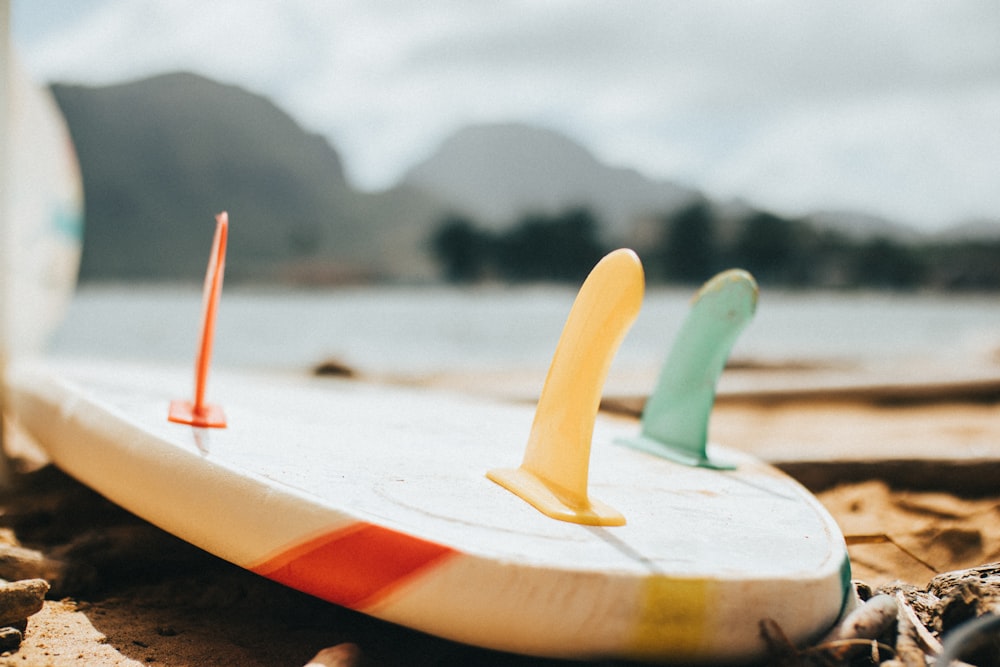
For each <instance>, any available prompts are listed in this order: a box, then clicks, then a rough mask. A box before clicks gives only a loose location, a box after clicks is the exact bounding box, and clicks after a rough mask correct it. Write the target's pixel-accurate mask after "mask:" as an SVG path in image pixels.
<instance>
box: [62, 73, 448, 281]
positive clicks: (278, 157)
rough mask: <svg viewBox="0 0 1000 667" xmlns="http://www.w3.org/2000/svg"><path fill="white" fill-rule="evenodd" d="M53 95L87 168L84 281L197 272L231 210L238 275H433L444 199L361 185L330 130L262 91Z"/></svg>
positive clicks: (233, 266)
mask: <svg viewBox="0 0 1000 667" xmlns="http://www.w3.org/2000/svg"><path fill="white" fill-rule="evenodd" d="M52 91H53V93H54V95H55V98H56V100H57V102H58V104H59V106H60V108H61V109H62V111H63V115H64V116H65V117H66V120H67V124H68V126H69V129H70V133H71V135H72V137H73V142H74V144H75V147H76V150H77V154H78V156H79V160H80V166H81V171H82V172H83V176H84V196H85V202H86V203H85V206H86V211H85V215H86V224H85V232H84V250H83V257H82V260H81V269H80V277H81V280H111V279H114V280H121V279H154V280H155V279H192V278H193V279H195V280H197V279H200V275H201V274H202V273H203V272H204V267H205V262H206V259H207V256H208V249H209V245H210V243H211V235H212V229H213V226H214V220H213V215H214V214H215V213H216V212H218V211H221V210H224V209H225V210H228V211H229V214H230V219H231V221H232V223H231V224H232V227H231V234H230V239H229V251H228V258H227V279H230V280H237V281H240V280H259V281H274V280H282V279H288V280H295V281H298V282H302V281H316V282H329V281H331V280H357V279H369V278H382V277H392V278H398V277H411V278H412V277H415V276H422V275H423V276H425V275H427V274H429V272H430V271H431V268H432V267H430V264H429V260H428V259H427V258H426V257H424V254H422V253H419V252H417V251H416V248H417V247H419V244H420V243H421V242H422V239H423V238H425V237H426V235H427V234H429V229H430V225H431V223H432V221H433V220H434V219H435V216H436V215H437V212H438V211H439V210H440V209H441V207H442V205H441V204H440V203H438V202H436V201H434V200H433V199H432V198H430V197H428V196H426V195H423V194H421V193H416V192H413V191H412V190H410V189H408V188H398V189H395V190H393V191H390V192H386V193H380V194H367V193H362V192H359V191H357V190H355V189H354V188H352V187H351V185H350V184H349V183H348V182H347V180H346V178H345V175H344V170H343V165H342V164H341V160H340V157H339V155H338V154H337V152H336V151H335V150H334V149H333V148H332V147H331V146H330V145H329V143H328V142H327V141H326V140H325V139H324V138H323V137H321V136H319V135H316V134H311V133H308V132H305V131H304V130H303V129H302V128H301V127H299V125H298V124H296V123H295V121H294V120H293V119H292V118H291V117H290V116H288V115H287V114H286V113H285V112H283V111H282V110H280V109H279V108H278V107H276V106H275V105H274V104H272V103H271V102H270V101H269V100H267V99H265V98H263V97H261V96H259V95H255V94H252V93H250V92H248V91H246V90H243V89H241V88H238V87H236V86H228V85H223V84H220V83H217V82H214V81H211V80H209V79H205V78H202V77H200V76H196V75H194V74H188V73H171V74H164V75H161V76H156V77H153V78H149V79H145V80H141V81H135V82H130V83H125V84H120V85H115V86H108V87H97V88H92V87H83V86H71V85H59V84H56V85H53V86H52ZM407 226H409V227H410V230H409V231H408V232H406V231H404V232H401V233H396V232H397V230H400V229H403V230H405V228H406V227H407Z"/></svg>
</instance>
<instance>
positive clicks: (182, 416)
mask: <svg viewBox="0 0 1000 667" xmlns="http://www.w3.org/2000/svg"><path fill="white" fill-rule="evenodd" d="M228 235H229V214H228V213H226V212H225V211H223V212H222V213H220V214H219V215H217V216H215V238H214V239H213V241H212V253H211V255H210V256H209V258H208V271H207V272H206V274H205V288H204V291H203V296H202V319H201V341H200V344H199V346H198V354H197V357H196V358H195V365H194V399H193V400H190V401H185V400H176V401H171V402H170V412H169V413H168V415H167V419H169V420H170V421H172V422H177V423H178V424H189V425H191V426H200V427H208V428H225V427H226V415H225V413H224V412H223V411H222V408H221V407H219V406H218V405H212V404H209V403H206V402H205V389H206V387H207V385H208V369H209V367H210V366H211V363H212V343H213V342H214V340H215V315H216V312H217V311H218V309H219V298H220V296H221V293H222V277H223V274H224V273H225V272H226V240H227V237H228Z"/></svg>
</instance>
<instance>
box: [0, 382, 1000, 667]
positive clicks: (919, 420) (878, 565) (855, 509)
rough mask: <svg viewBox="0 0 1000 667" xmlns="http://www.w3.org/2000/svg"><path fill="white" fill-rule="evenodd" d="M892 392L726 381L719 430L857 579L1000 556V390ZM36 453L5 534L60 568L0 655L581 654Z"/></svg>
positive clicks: (290, 659) (384, 658)
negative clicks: (355, 583)
mask: <svg viewBox="0 0 1000 667" xmlns="http://www.w3.org/2000/svg"><path fill="white" fill-rule="evenodd" d="M779 398H780V397H779ZM883 399H884V396H883V397H882V398H879V397H877V396H876V397H873V396H872V395H867V396H865V395H855V396H854V398H850V397H845V396H844V395H842V394H831V396H830V397H829V400H825V399H824V398H823V396H822V395H821V394H816V395H812V396H810V397H809V400H802V401H795V400H785V399H780V400H748V399H747V398H746V397H742V398H741V397H740V396H739V395H738V394H736V393H734V394H732V395H731V396H729V397H726V396H720V400H719V403H718V405H717V407H716V410H715V412H714V413H713V418H712V422H711V435H712V439H713V440H715V441H718V442H723V443H726V444H728V445H730V446H735V447H737V448H740V449H744V450H746V451H749V452H752V453H754V454H756V455H758V456H761V457H762V458H764V459H766V460H769V461H772V462H774V463H776V464H777V465H779V466H780V467H782V468H784V469H786V470H787V471H789V472H790V473H792V474H793V476H796V477H798V478H799V479H800V480H802V481H804V482H805V483H806V484H807V486H809V487H810V488H812V489H813V490H814V492H816V493H817V495H818V497H819V499H820V501H821V502H822V503H823V504H824V505H825V506H826V507H827V508H828V509H829V510H830V512H831V513H832V514H833V516H834V517H835V518H836V520H837V521H838V523H839V524H840V526H841V528H842V530H843V532H844V534H845V536H846V538H847V541H848V545H849V546H848V550H849V553H850V555H851V559H852V564H853V576H854V578H855V579H856V580H860V581H863V582H865V583H867V584H869V585H870V586H872V587H877V586H879V585H882V584H886V583H889V582H892V581H902V582H905V583H908V584H912V585H915V586H917V587H923V586H925V585H926V584H927V583H928V581H929V580H930V579H931V578H932V577H933V576H935V574H937V573H941V572H948V571H951V570H958V569H963V568H968V567H973V566H977V565H981V564H985V563H991V562H995V561H1000V485H997V484H996V483H995V481H994V480H997V479H1000V477H998V476H997V474H996V465H997V462H998V461H1000V404H998V403H996V402H995V401H994V399H992V398H991V397H990V396H989V395H988V394H987V395H982V396H979V397H978V398H973V399H969V398H968V397H964V398H962V399H961V400H949V399H947V397H946V396H945V397H941V396H938V397H936V398H934V399H933V400H926V399H921V400H904V401H895V402H894V401H886V400H883ZM622 405H625V408H622ZM628 406H629V404H628V401H624V403H619V404H618V408H617V409H619V410H622V409H624V410H625V411H626V412H627V411H628V410H629V409H634V408H635V405H634V403H633V404H632V407H631V408H629V407H628ZM640 407H641V405H640ZM24 451H30V450H22V454H23V452H24ZM37 466H38V462H37V461H35V462H34V463H32V464H31V465H27V466H26V467H27V469H28V470H29V471H28V472H23V473H18V474H16V475H15V476H14V478H13V479H12V480H11V485H10V486H9V487H8V490H7V491H6V493H4V494H3V496H2V499H0V521H2V525H3V529H2V530H3V532H2V534H0V541H3V542H6V543H8V544H10V543H16V544H20V545H23V546H24V547H27V548H31V549H35V550H37V551H39V552H41V553H42V554H44V555H45V556H46V557H48V558H51V559H55V560H57V561H58V562H59V563H60V565H59V567H60V568H62V569H60V570H59V573H58V577H54V579H55V581H53V582H52V583H53V590H52V591H51V592H50V594H49V599H48V601H46V603H45V605H44V608H43V609H42V610H41V611H40V612H39V613H37V614H36V615H34V616H32V617H31V618H30V619H29V622H28V626H27V632H26V634H25V637H24V641H23V643H22V644H21V646H20V648H19V649H17V650H15V651H11V652H8V653H5V654H3V655H2V656H0V666H8V665H10V666H13V665H18V666H23V667H42V666H61V665H80V664H86V665H98V666H105V665H107V666H111V665H119V666H125V665H128V666H133V665H159V666H164V667H173V666H180V665H219V666H221V667H226V666H230V665H232V666H235V665H240V666H243V667H253V666H257V665H260V666H265V665H266V666H288V667H298V666H300V665H304V664H306V663H307V662H308V661H309V659H310V658H311V657H312V656H313V655H315V654H316V653H317V652H318V651H319V650H320V649H322V648H324V647H328V646H333V645H336V644H340V643H342V642H351V643H354V644H356V645H358V646H359V647H360V651H361V653H360V654H361V660H360V663H359V664H362V665H417V666H419V665H470V664H476V665H548V664H552V665H566V664H569V663H562V662H556V663H554V662H550V661H543V660H536V659H530V658H523V657H517V656H509V655H503V654H495V653H490V652H486V651H481V650H478V649H474V648H470V647H466V646H461V645H457V644H453V643H450V642H446V641H442V640H439V639H436V638H433V637H428V636H424V635H421V634H419V633H415V632H412V631H409V630H406V629H403V628H399V627H395V626H392V625H389V624H386V623H382V622H379V621H375V620H372V619H370V618H367V617H365V616H362V615H360V614H356V613H353V612H350V611H346V610H344V609H340V608H338V607H335V606H333V605H329V604H325V603H322V602H320V601H318V600H315V599H313V598H310V597H309V596H306V595H302V594H299V593H296V592H294V591H291V590H288V589H285V588H283V587H281V586H278V585H276V584H272V583H270V582H268V581H266V580H264V579H262V578H260V577H257V576H255V575H252V574H249V573H247V572H245V571H242V570H240V569H238V568H235V567H233V566H231V565H229V564H228V563H224V562H221V561H219V560H218V559H216V558H214V557H212V556H209V555H207V554H205V553H203V552H201V551H199V550H198V549H195V548H194V547H191V546H189V545H187V544H185V543H183V542H180V541H178V540H176V539H175V538H173V537H171V536H169V535H167V534H165V533H163V532H161V531H159V530H158V529H156V528H154V527H153V526H150V525H149V524H146V523H145V522H143V521H141V520H139V519H137V518H135V517H132V516H131V515H129V514H128V513H126V512H124V511H122V510H120V509H118V508H117V507H114V506H112V505H111V504H109V503H107V502H106V501H104V500H103V499H102V498H100V497H99V496H97V495H96V494H94V493H93V492H91V491H89V490H88V489H86V488H85V487H83V486H81V485H79V484H78V483H76V482H75V481H73V480H72V479H70V478H68V477H66V476H65V475H63V474H62V473H60V472H59V471H57V470H55V469H54V468H52V467H51V466H46V467H41V468H37ZM604 664H607V663H604Z"/></svg>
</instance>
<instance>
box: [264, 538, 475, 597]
mask: <svg viewBox="0 0 1000 667" xmlns="http://www.w3.org/2000/svg"><path fill="white" fill-rule="evenodd" d="M456 553H458V552H456V551H455V550H454V549H451V548H449V547H445V546H442V545H440V544H436V543H434V542H428V541H427V540H421V539H418V538H416V537H411V536H409V535H403V534H401V533H397V532H395V531H393V530H389V529H387V528H381V527H379V526H373V525H371V524H366V523H356V524H352V525H351V526H348V527H347V528H343V529H341V530H337V531H334V532H332V533H326V534H323V535H320V536H318V537H315V538H313V539H311V540H309V541H307V542H304V543H303V544H300V545H298V546H295V547H292V548H291V549H288V550H287V551H283V552H281V553H280V554H278V555H276V556H274V557H272V558H269V559H268V560H266V561H264V562H263V563H260V564H258V565H256V566H255V567H253V568H251V569H252V570H253V571H254V572H256V573H257V574H260V575H263V576H265V577H267V578H268V579H273V580H274V581H277V582H279V583H282V584H285V585H286V586H290V587H292V588H295V589H296V590H300V591H303V592H305V593H309V594H310V595H315V596H316V597H318V598H322V599H324V600H328V601H330V602H335V603H336V604H339V605H342V606H344V607H350V608H352V609H362V608H364V607H366V606H368V605H371V604H374V603H375V602H377V601H378V600H380V599H381V598H382V597H383V596H385V595H386V594H388V593H389V592H390V591H392V590H393V589H395V588H396V587H398V586H399V585H400V584H402V583H404V582H405V581H407V580H408V579H410V578H412V577H414V576H416V575H417V574H418V573H419V572H420V571H421V570H424V569H426V568H427V567H429V566H431V565H433V564H434V563H436V562H438V561H440V560H442V559H444V558H447V557H449V556H451V555H453V554H456Z"/></svg>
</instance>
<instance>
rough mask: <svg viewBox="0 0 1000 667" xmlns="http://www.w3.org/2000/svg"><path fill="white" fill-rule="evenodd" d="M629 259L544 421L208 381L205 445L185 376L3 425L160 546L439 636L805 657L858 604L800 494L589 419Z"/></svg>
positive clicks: (485, 410)
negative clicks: (188, 402) (163, 535)
mask: <svg viewBox="0 0 1000 667" xmlns="http://www.w3.org/2000/svg"><path fill="white" fill-rule="evenodd" d="M637 263H638V260H637V259H635V258H634V255H631V254H630V253H628V252H626V251H619V253H615V254H613V255H612V256H609V258H606V259H605V260H604V261H603V262H602V263H601V264H599V265H598V267H597V268H595V271H594V273H592V274H591V278H588V281H587V283H585V284H584V287H583V289H582V290H581V293H580V296H579V297H578V299H577V303H576V304H575V305H574V307H573V309H572V311H571V313H570V318H569V321H568V322H567V327H566V330H565V331H564V333H563V339H562V341H561V342H560V345H559V347H558V348H557V351H556V355H555V358H554V359H553V364H552V368H551V369H550V371H549V377H548V379H547V380H546V383H545V387H544V389H543V391H542V398H541V400H540V401H539V407H538V410H537V411H536V409H535V408H534V407H532V406H526V405H511V404H504V403H499V402H491V401H486V400H479V399H473V398H470V397H467V396H461V395H456V394H449V393H442V392H433V391H426V390H417V389H406V388H398V387H395V388H394V387H387V386H381V385H374V384H365V383H362V382H357V381H351V380H336V379H328V378H304V377H298V376H290V375H289V376H281V375H275V374H271V375H253V374H242V373H238V372H221V371H220V372H217V373H215V374H214V375H213V377H212V380H211V395H212V398H213V400H214V401H216V402H217V404H216V405H215V406H214V407H215V408H221V409H216V410H213V411H212V412H213V415H215V416H219V415H221V413H222V411H224V422H225V424H226V426H225V427H224V428H210V427H206V426H198V425H192V424H185V423H178V421H171V420H168V412H169V413H170V415H171V419H174V418H175V415H174V413H173V412H171V411H170V405H171V402H172V401H174V400H175V399H177V398H178V397H180V396H182V395H184V394H185V393H186V392H187V389H188V386H189V384H190V374H189V373H188V372H187V371H186V370H184V369H180V370H178V369H169V368H160V367H153V366H146V365H138V366H129V365H125V364H114V365H110V364H103V363H102V364H86V363H79V364H69V363H65V364H50V363H45V362H38V361H36V362H22V363H20V364H17V365H15V367H13V368H12V369H11V370H10V372H9V373H8V377H7V382H8V389H9V393H10V396H11V403H12V408H13V413H14V414H15V415H16V418H17V420H18V422H19V423H20V425H21V426H22V427H24V428H25V430H27V431H28V432H29V433H30V434H31V435H32V436H33V437H34V438H35V439H36V440H37V441H38V443H39V444H40V445H41V446H42V447H43V448H44V450H45V451H46V452H47V453H48V455H49V456H50V457H51V458H52V460H53V461H54V462H55V463H56V464H57V465H59V466H60V467H61V468H63V469H64V470H65V471H67V472H68V473H70V474H71V475H73V476H74V477H76V478H78V479H79V480H81V481H82V482H83V483H85V484H87V485H89V486H91V487H92V488H94V489H95V490H97V491H98V492H100V493H101V494H103V495H105V496H106V497H107V498H109V499H110V500H112V501H114V502H115V503H118V504H120V505H121V506H123V507H125V508H127V509H129V510H131V511H132V512H134V513H136V514H137V515H139V516H141V517H143V518H145V519H147V520H149V521H150V522H152V523H154V524H156V525H158V526H160V527H162V528H163V529H165V530H167V531H169V532H171V533H173V534H175V535H177V536H179V537H181V538H183V539H185V540H187V541H189V542H191V543H192V544H195V545H197V546H199V547H201V548H203V549H205V550H206V551H209V552H211V553H213V554H216V555H218V556H220V557H222V558H224V559H226V560H229V561H231V562H233V563H235V564H237V565H239V566H242V567H244V568H247V569H249V570H251V571H254V572H256V573H259V574H261V575H263V576H265V577H269V578H271V579H273V580H275V581H279V582H282V583H284V584H287V585H289V586H291V587H294V588H296V589H299V590H302V591H304V592H307V593H310V594H313V595H316V596H318V597H320V598H323V599H325V600H329V601H331V602H334V603H336V604H339V605H343V606H345V607H349V608H352V609H356V610H359V611H361V612H364V613H366V614H370V615H372V616H375V617H377V618H381V619H385V620H388V621H392V622H395V623H399V624H402V625H405V626H409V627H412V628H415V629H418V630H421V631H425V632H428V633H431V634H434V635H438V636H441V637H445V638H448V639H452V640H457V641H460V642H466V643H469V644H473V645H478V646H482V647H487V648H492V649H499V650H505V651H513V652H518V653H524V654H530V655H539V656H554V657H563V658H581V657H586V658H593V657H616V658H629V659H639V660H656V661H674V662H690V661H699V662H706V661H720V662H722V661H724V662H731V661H741V660H750V659H753V658H758V657H760V656H761V655H762V654H763V652H764V651H765V645H764V642H763V640H762V639H761V635H760V622H761V621H762V620H764V619H770V620H773V621H775V622H776V623H777V624H778V625H779V626H780V627H781V628H782V630H783V631H784V633H785V634H786V635H787V636H788V637H789V638H790V639H791V640H792V641H795V642H798V643H803V642H806V641H808V640H809V639H810V638H813V637H816V636H817V635H820V634H822V633H823V632H824V631H826V630H827V629H828V628H829V627H830V626H831V625H832V624H833V623H834V622H835V621H836V619H837V618H838V616H839V615H840V613H841V611H842V609H843V606H844V605H845V601H846V600H847V599H848V598H849V596H848V591H849V588H850V586H849V583H850V565H849V562H848V559H847V553H846V548H845V545H844V540H843V537H842V536H841V534H840V531H839V529H838V528H837V525H836V524H835V522H834V521H833V519H832V518H831V517H830V516H829V514H827V512H826V511H825V510H824V509H823V508H822V507H821V506H820V505H819V503H818V502H817V501H816V500H815V499H814V498H813V497H812V495H811V494H809V493H808V491H806V490H805V489H804V488H803V487H801V486H800V485H799V484H797V483H796V482H795V481H794V480H792V479H791V478H789V477H787V476H785V475H784V474H782V473H780V472H778V471H776V470H775V469H773V468H771V467H769V466H767V465H765V464H763V463H760V462H758V461H756V460H754V459H753V458H751V457H749V456H746V455H743V454H740V453H738V452H737V451H735V450H731V449H727V448H724V447H719V446H714V445H710V446H708V447H705V446H704V444H702V447H701V450H700V453H697V452H698V449H697V447H694V448H692V447H691V446H690V445H689V443H682V450H683V451H684V455H683V456H681V457H680V458H682V459H685V458H691V456H690V452H692V451H694V452H696V455H695V456H694V457H693V464H691V462H688V463H684V462H679V461H677V460H672V458H676V457H671V456H669V455H665V456H661V455H658V453H657V451H656V447H655V446H650V443H649V442H648V441H649V440H650V439H651V438H653V437H654V436H656V435H657V432H658V431H659V430H661V429H659V428H658V426H657V425H655V424H653V425H650V426H649V428H646V429H644V431H643V434H642V436H641V437H640V427H639V424H638V423H636V422H634V421H631V420H624V419H616V418H612V417H608V416H604V415H596V412H597V404H596V401H595V397H596V398H598V399H599V395H600V387H601V385H602V384H603V378H604V375H605V374H606V372H607V365H608V363H610V361H609V360H610V356H611V355H612V354H613V351H614V349H615V348H616V347H617V343H618V342H620V338H621V335H623V331H624V329H627V327H628V325H629V324H630V323H631V319H632V318H633V317H634V314H635V312H637V309H638V300H637V298H636V294H637V292H636V290H638V295H640V296H641V271H639V273H638V274H637V273H636V266H637ZM211 273H212V272H211V270H210V274H211ZM637 280H638V281H639V283H638V287H637V286H636V281H637ZM622 283H630V284H625V285H622ZM619 289H621V290H622V293H623V294H625V296H623V297H622V298H621V299H617V297H616V296H615V294H617V293H618V290H619ZM609 290H610V291H609ZM210 292H211V290H210V288H209V287H208V282H207V283H206V294H207V295H208V294H210ZM594 336H596V337H597V338H601V341H600V342H599V343H597V348H595V347H594V346H593V344H592V343H591V342H588V341H587V340H586V339H587V338H588V337H594ZM719 369H720V370H721V365H720V366H719ZM201 377H202V379H204V376H201ZM595 380H596V385H597V386H596V387H595V386H593V385H594V384H595ZM200 386H201V389H202V390H204V388H205V386H204V384H200ZM196 403H197V401H196ZM175 405H176V403H175ZM190 412H191V413H192V414H194V415H195V416H197V414H199V413H205V414H207V412H206V411H205V410H202V409H200V408H197V407H195V408H192V409H191V410H190ZM181 421H183V420H181ZM651 421H653V420H651ZM666 430H667V431H668V432H669V430H670V429H669V428H667V429H666ZM636 438H639V439H640V440H643V443H642V444H641V446H632V447H629V446H623V444H622V443H623V442H628V441H634V440H635V439H636ZM526 443H528V446H527V449H526V447H525V445H526ZM563 450H574V451H572V452H569V453H567V452H566V451H563ZM577 450H578V451H577ZM564 455H566V456H568V457H569V458H563V457H564ZM577 455H580V456H577ZM572 457H577V458H576V459H573V458H572ZM519 462H520V464H521V465H520V467H517V466H518V463H519ZM577 473H581V474H582V482H583V487H582V489H580V488H574V487H575V485H576V483H577V482H576V481H575V480H576V475H577ZM488 475H489V476H488ZM512 491H514V492H512ZM554 517H555V518H554Z"/></svg>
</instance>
